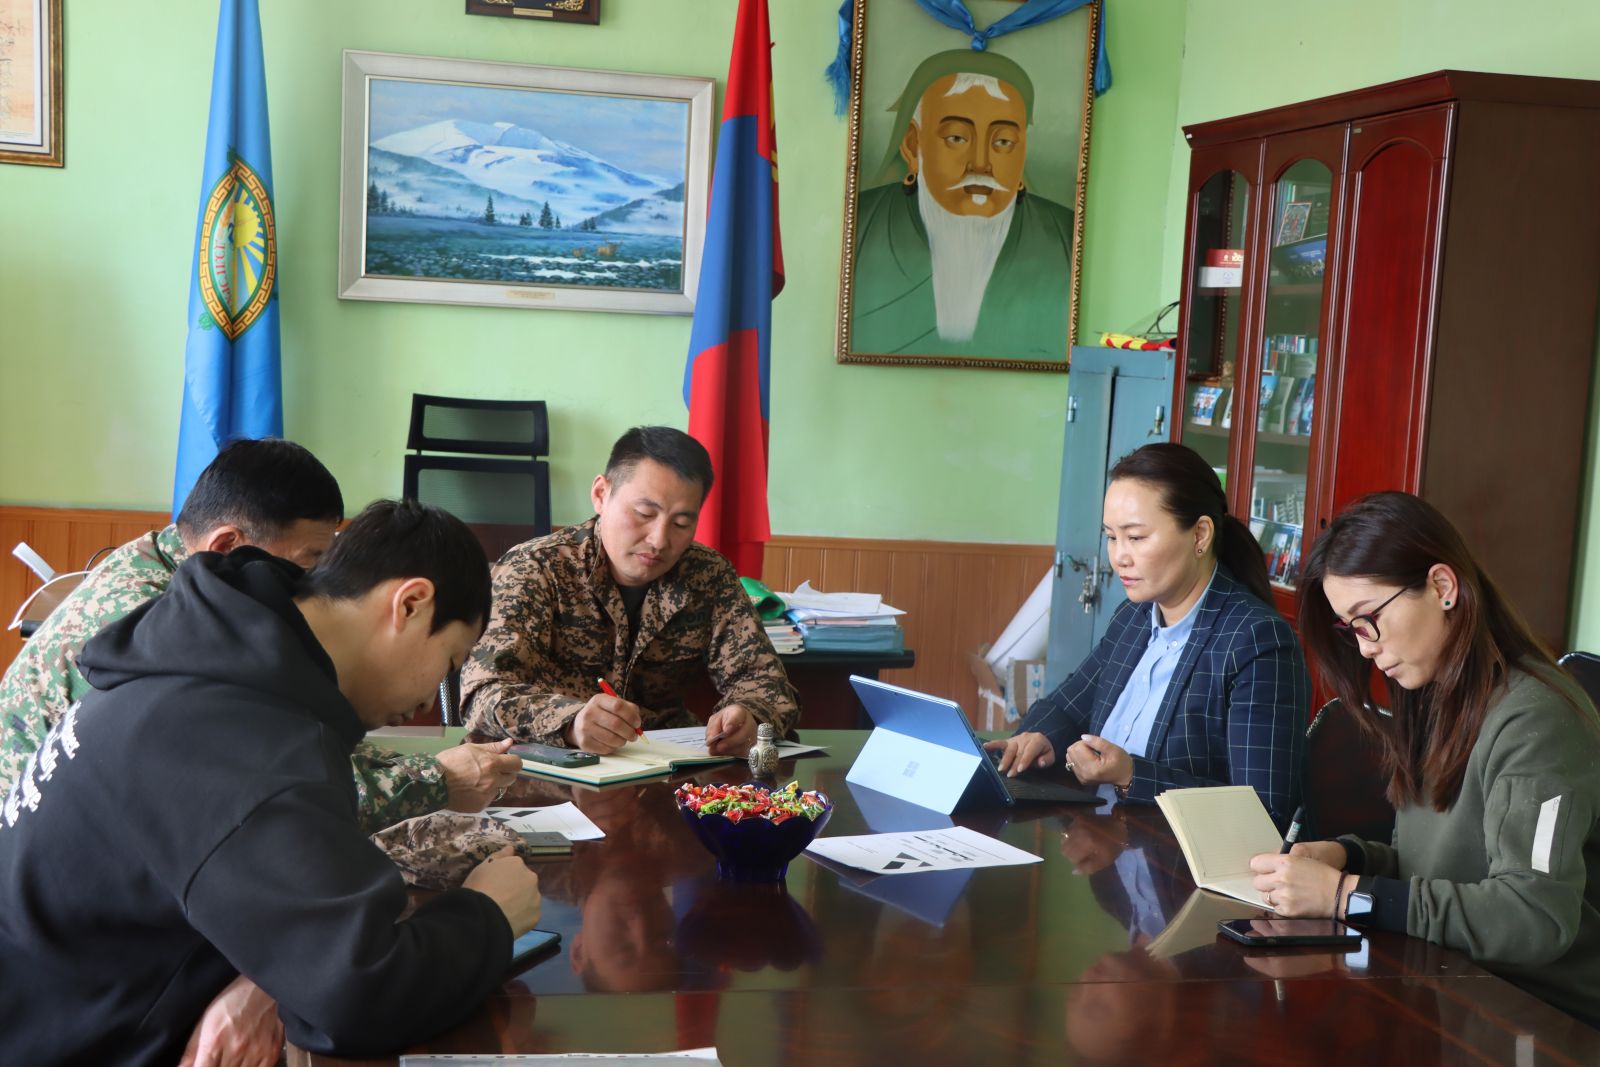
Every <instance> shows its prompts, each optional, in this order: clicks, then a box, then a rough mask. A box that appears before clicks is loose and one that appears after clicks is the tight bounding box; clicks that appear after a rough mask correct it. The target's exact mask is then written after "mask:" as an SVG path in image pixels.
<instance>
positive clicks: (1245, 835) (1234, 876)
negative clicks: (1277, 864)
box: [1156, 785, 1283, 929]
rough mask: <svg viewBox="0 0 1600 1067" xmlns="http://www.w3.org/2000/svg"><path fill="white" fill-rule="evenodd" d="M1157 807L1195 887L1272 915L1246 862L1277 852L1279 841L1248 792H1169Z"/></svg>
mask: <svg viewBox="0 0 1600 1067" xmlns="http://www.w3.org/2000/svg"><path fill="white" fill-rule="evenodd" d="M1156 804H1157V805H1159V806H1160V808H1161V814H1163V815H1165V816H1166V817H1167V825H1168V826H1170V827H1171V828H1172V835H1173V836H1174V837H1176V838H1177V839H1178V847H1179V848H1181V849H1183V858H1184V859H1185V860H1187V861H1188V863H1189V876H1190V877H1191V878H1192V879H1193V880H1194V884H1195V885H1196V886H1198V887H1199V888H1201V889H1209V890H1211V891H1212V892H1214V893H1221V894H1223V895H1224V896H1229V897H1233V898H1234V899H1235V900H1242V901H1244V902H1245V903H1246V904H1253V905H1255V906H1256V907H1259V908H1265V909H1266V910H1267V911H1272V910H1274V909H1273V908H1272V906H1271V905H1270V904H1268V903H1267V898H1266V897H1265V896H1263V895H1262V893H1261V891H1260V890H1258V889H1257V888H1256V887H1255V884H1254V880H1255V874H1254V872H1252V871H1251V870H1250V859H1251V857H1253V856H1258V855H1260V854H1262V853H1264V852H1277V851H1278V849H1279V847H1280V846H1281V845H1282V844H1283V838H1281V837H1280V836H1278V828H1277V827H1276V826H1274V825H1272V817H1271V816H1270V815H1268V814H1267V809H1266V808H1265V807H1264V806H1262V803H1261V798H1260V797H1259V796H1257V795H1256V791H1255V789H1254V788H1253V787H1251V786H1248V785H1219V786H1206V787H1204V788H1200V789H1168V790H1167V791H1166V792H1164V793H1162V794H1161V795H1159V796H1157V797H1156ZM1213 929H1215V927H1213Z"/></svg>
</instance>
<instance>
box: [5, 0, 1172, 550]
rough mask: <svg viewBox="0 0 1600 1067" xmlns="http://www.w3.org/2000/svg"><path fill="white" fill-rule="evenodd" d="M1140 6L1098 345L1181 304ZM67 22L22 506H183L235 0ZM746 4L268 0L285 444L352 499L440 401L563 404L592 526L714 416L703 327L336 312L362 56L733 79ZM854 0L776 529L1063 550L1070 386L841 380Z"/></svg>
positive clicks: (1160, 71)
mask: <svg viewBox="0 0 1600 1067" xmlns="http://www.w3.org/2000/svg"><path fill="white" fill-rule="evenodd" d="M1123 6H1124V8H1125V9H1126V10H1124V11H1122V12H1119V13H1117V14H1116V15H1115V16H1114V18H1115V19H1116V21H1115V22H1114V23H1113V27H1114V32H1113V37H1112V46H1113V53H1112V60H1113V63H1114V64H1115V65H1116V70H1117V87H1116V89H1115V91H1113V92H1112V93H1111V94H1109V95H1108V96H1107V97H1106V98H1105V99H1104V101H1103V102H1102V107H1101V108H1100V110H1099V111H1098V113H1097V117H1096V122H1095V130H1094V146H1095V147H1094V162H1093V177H1092V179H1091V185H1090V192H1089V209H1090V220H1091V223H1090V230H1089V236H1088V239H1087V241H1086V245H1085V255H1086V256H1087V262H1088V267H1087V270H1086V278H1085V282H1084V287H1083V297H1084V311H1083V316H1082V321H1083V323H1084V327H1085V331H1086V333H1087V332H1088V331H1090V330H1100V329H1110V328H1122V327H1126V326H1130V325H1133V324H1134V323H1135V321H1136V320H1138V319H1139V318H1140V317H1141V316H1143V315H1145V314H1147V313H1148V312H1149V311H1150V310H1151V309H1152V308H1153V307H1154V306H1155V304H1156V294H1157V292H1158V291H1159V290H1160V289H1161V287H1162V286H1161V278H1160V271H1161V255H1162V241H1161V233H1160V225H1159V218H1158V214H1157V213H1158V212H1159V210H1160V206H1161V205H1162V204H1164V203H1166V185H1167V182H1168V181H1169V167H1168V163H1169V159H1170V153H1171V146H1170V143H1169V141H1170V131H1171V129H1172V123H1173V119H1174V115H1175V108H1176V105H1177V100H1178V94H1177V88H1178V73H1179V72H1178V62H1177V61H1178V55H1179V49H1180V48H1181V44H1182V32H1183V5H1182V3H1181V2H1180V0H1140V2H1139V3H1137V4H1126V3H1125V4H1124V5H1123ZM66 7H67V27H66V64H67V87H66V100H67V108H68V110H67V117H66V131H67V132H66V158H67V166H66V169H65V170H62V171H50V170H45V169H42V168H30V167H14V166H0V502H5V503H42V504H59V505H76V506H107V507H139V508H146V507H154V508H161V507H165V505H166V502H167V500H168V497H169V495H170V492H171V489H170V486H171V477H172V462H173V450H174V447H175V441H176V431H177V427H176V420H177V412H178V402H179V397H180V392H181V382H182V362H183V343H184V319H185V314H186V294H187V286H188V275H189V257H190V255H191V253H192V247H193V239H194V218H195V209H196V199H197V196H198V192H199V190H198V185H199V169H200V155H201V147H202V142H203V137H204V130H205V121H206V110H207V106H208V100H209V86H210V77H211V58H212V48H213V42H214V37H215V26H216V21H215V20H216V8H217V5H216V3H215V0H181V2H180V0H171V2H164V3H161V4H101V3H69V4H67V5H66ZM736 8H737V2H736V0H606V3H605V6H604V21H603V23H602V24H601V25H600V26H599V27H587V26H560V25H522V24H519V23H513V22H510V21H507V20H502V19H492V18H480V17H469V16H466V15H463V14H462V13H461V4H460V2H459V0H426V2H424V0H404V2H403V3H400V4H396V3H394V2H393V0H386V2H382V3H380V2H378V0H339V2H338V3H327V2H324V0H267V2H265V3H263V4H262V9H263V14H262V33H263V37H264V39H265V47H266V57H267V87H268V96H269V101H270V109H271V122H272V133H273V165H274V177H275V183H276V199H277V205H276V206H277V213H278V220H279V227H280V229H279V240H280V246H279V247H280V256H281V265H282V266H281V271H282V273H281V287H282V288H281V299H282V327H283V354H284V364H285V372H284V390H285V409H286V412H287V425H286V432H287V433H288V434H289V436H291V437H294V438H296V439H298V440H300V441H302V442H303V443H305V444H306V445H308V446H309V447H311V448H312V449H313V450H314V451H316V452H317V453H318V454H319V455H320V456H321V457H322V458H323V459H324V460H325V461H326V462H327V463H328V465H329V466H330V467H331V468H332V469H333V471H334V472H335V473H336V474H337V475H338V477H339V479H340V481H341V483H342V484H343V485H344V487H345V490H346V497H347V499H348V500H349V501H350V502H351V504H353V505H354V504H359V503H361V502H364V501H365V500H367V499H369V498H371V497H374V496H378V495H393V494H395V493H397V492H398V491H399V488H400V457H401V454H402V452H403V448H402V445H403V443H404V440H405V432H406V418H407V412H408V409H409V408H408V405H409V402H410V394H411V393H413V392H436V393H447V394H462V395H469V396H472V395H477V396H489V397H502V396H503V397H515V396H534V397H542V398H544V399H546V400H547V401H549V403H550V405H551V420H552V434H553V438H554V441H555V456H554V463H553V468H554V487H553V488H554V496H555V518H556V520H557V521H572V520H576V519H581V518H582V517H584V516H585V515H587V514H588V504H587V494H588V483H589V481H590V479H591V478H592V477H593V474H594V472H595V469H596V467H597V466H598V464H599V463H600V462H601V461H602V458H603V456H604V453H605V450H606V449H607V447H608V446H609V445H610V442H611V441H612V440H613V439H614V438H615V437H616V435H617V434H618V433H620V432H621V431H622V430H623V429H625V428H626V427H627V426H629V425H632V424H635V423H639V422H646V421H653V422H667V423H672V424H676V425H680V426H681V425H683V424H684V423H685V419H686V416H685V413H684V411H683V407H682V404H681V401H680V400H679V395H680V394H679V389H680V382H681V376H682V373H683V363H684V357H685V352H686V348H687V345H688V336H689V320H688V319H687V318H677V317H653V316H629V315H609V314H606V315H602V314H580V313H576V312H550V311H522V310H505V309H488V308H457V307H445V306H438V305H423V304H382V303H368V302H358V301H341V300H339V299H337V298H336V296H335V293H336V270H337V234H338V225H339V207H338V180H339V92H340V85H339V78H340V50H341V49H344V48H357V49H368V50H377V51H391V52H403V53H413V54H422V55H444V56H459V57H469V58H478V59H493V60H505V61H513V62H525V63H546V64H553V65H565V66H580V67H598V68H603V69H613V70H629V71H640V72H651V73H667V74H693V75H702V76H710V77H715V78H717V79H719V80H720V79H722V78H723V77H724V75H725V74H726V70H727V64H728V50H729V46H730V43H731V40H732V36H733V15H734V12H735V10H736ZM836 10H837V3H836V2H835V0H774V2H773V3H772V17H773V36H774V39H775V41H776V45H777V47H776V49H775V51H774V55H773V67H774V83H775V86H776V99H777V109H778V118H777V123H778V145H779V156H780V163H781V173H782V204H783V219H782V223H783V238H784V248H785V253H786V260H787V266H788V286H787V288H786V290H785V291H784V293H783V294H782V295H781V296H780V297H779V299H778V301H777V303H776V305H775V309H774V338H775V339H774V344H773V366H774V370H773V416H772V445H773V453H774V454H773V460H772V480H773V485H774V487H775V488H774V489H773V492H772V501H771V508H772V520H773V527H774V529H775V530H776V531H778V532H781V533H789V534H822V535H836V536H858V537H909V538H932V539H945V540H981V541H1018V542H1035V543H1037V542H1045V541H1050V540H1052V539H1053V535H1054V525H1055V514H1056V485H1057V481H1058V479H1059V476H1060V463H1061V458H1060V451H1061V438H1062V431H1063V420H1062V414H1061V412H1062V404H1063V401H1064V398H1065V395H1066V378H1065V376H1062V375H1042V374H1017V373H998V372H987V371H971V370H964V371H963V370H925V369H904V368H879V367H857V366H849V367H842V366H839V365H837V364H836V363H834V360H833V331H834V320H835V313H836V308H837V299H838V263H839V240H840V227H841V211H842V203H843V171H844V153H845V138H846V125H845V123H844V122H843V121H842V120H838V119H835V118H834V117H833V113H832V104H831V96H830V91H829V90H828V88H827V87H826V85H825V84H824V83H823V80H822V70H823V68H824V67H825V66H826V65H827V64H828V62H829V61H830V60H831V59H832V57H833V52H834V48H835V43H836V40H835V37H834V34H835V27H836V22H835V18H834V11H836ZM952 41H953V42H959V38H957V37H955V36H954V35H952ZM718 106H719V109H720V93H719V105H718Z"/></svg>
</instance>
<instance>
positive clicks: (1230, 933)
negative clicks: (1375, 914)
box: [1217, 919, 1361, 948]
mask: <svg viewBox="0 0 1600 1067" xmlns="http://www.w3.org/2000/svg"><path fill="white" fill-rule="evenodd" d="M1217 929H1218V930H1221V931H1222V933H1223V934H1224V935H1225V936H1227V937H1230V938H1232V939H1233V940H1235V941H1237V942H1239V943H1240V944H1241V945H1252V946H1268V945H1339V946H1343V947H1345V948H1355V947H1357V946H1358V945H1360V944H1361V931H1360V930H1357V929H1355V928H1354V927H1350V926H1346V925H1345V924H1344V923H1342V922H1339V921H1338V920H1336V919H1222V920H1220V921H1219V922H1218V923H1217Z"/></svg>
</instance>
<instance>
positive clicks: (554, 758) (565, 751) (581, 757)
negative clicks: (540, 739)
mask: <svg viewBox="0 0 1600 1067" xmlns="http://www.w3.org/2000/svg"><path fill="white" fill-rule="evenodd" d="M511 754H512V755H513V756H516V757H518V758H520V759H521V760H522V762H524V763H547V764H549V765H550V766H552V767H592V766H594V765H595V764H596V763H599V762H600V757H599V756H596V755H595V754H594V753H593V752H582V751H580V750H578V749H576V748H557V747H555V746H554V745H536V744H534V743H532V742H531V741H530V742H526V743H524V744H520V745H512V746H511Z"/></svg>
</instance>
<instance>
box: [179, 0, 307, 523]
mask: <svg viewBox="0 0 1600 1067" xmlns="http://www.w3.org/2000/svg"><path fill="white" fill-rule="evenodd" d="M194 247H195V252H194V264H193V266H194V277H193V279H192V281H191V283H190V286H189V340H188V343H187V345H186V346H185V348H184V368H183V413H182V417H181V419H180V421H179V423H178V468H177V474H176V476H175V477H174V478H173V484H172V514H173V516H174V517H176V516H177V514H178V511H179V510H180V509H181V508H182V507H183V499H184V497H186V496H188V495H189V490H190V489H191V488H193V487H194V483H195V479H196V478H198V477H199V476H200V472H201V471H202V470H204V469H205V467H206V464H208V463H210V462H211V460H212V459H213V458H215V456H216V454H217V452H218V451H219V450H220V449H221V448H222V447H223V446H224V445H226V444H227V443H228V442H230V441H235V440H238V439H239V438H244V437H250V438H254V437H276V436H281V435H282V433H283V382H282V375H281V374H280V372H279V361H278V241H277V231H276V227H275V223H274V221H273V212H272V148H271V146H270V144H269V142H268V138H267V79H266V74H265V72H264V70H263V69H262V61H261V15H260V11H259V9H258V8H257V0H222V7H221V10H220V12H219V13H218V16H217V54H216V60H215V62H214V64H213V66H212V70H211V120H210V122H209V123H208V124H207V127H206V155H205V167H204V169H203V170H202V172H201V178H200V214H199V218H198V220H197V221H196V223H195V235H194Z"/></svg>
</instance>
